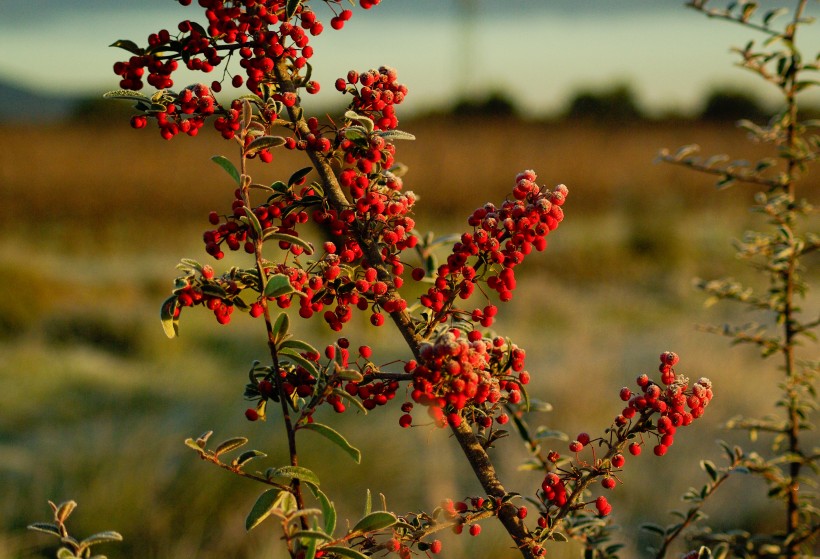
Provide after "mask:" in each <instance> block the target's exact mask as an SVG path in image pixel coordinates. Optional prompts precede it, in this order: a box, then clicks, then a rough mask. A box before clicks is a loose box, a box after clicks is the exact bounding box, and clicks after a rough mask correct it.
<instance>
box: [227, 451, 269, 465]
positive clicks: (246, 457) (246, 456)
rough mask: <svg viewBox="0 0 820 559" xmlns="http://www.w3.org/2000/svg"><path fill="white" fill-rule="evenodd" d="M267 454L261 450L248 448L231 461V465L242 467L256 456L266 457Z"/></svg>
mask: <svg viewBox="0 0 820 559" xmlns="http://www.w3.org/2000/svg"><path fill="white" fill-rule="evenodd" d="M265 456H267V454H265V453H264V452H262V451H259V450H246V451H245V452H243V453H242V454H240V455H239V457H238V458H236V459H235V460H234V461H233V462H231V465H232V466H234V467H239V468H241V467H242V466H244V465H245V464H247V463H248V462H250V461H251V460H253V459H254V458H264V457H265Z"/></svg>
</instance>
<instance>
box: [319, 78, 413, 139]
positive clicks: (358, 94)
mask: <svg viewBox="0 0 820 559" xmlns="http://www.w3.org/2000/svg"><path fill="white" fill-rule="evenodd" d="M397 77H398V74H397V73H396V70H394V69H393V68H390V67H388V66H382V67H381V68H379V69H378V70H368V71H367V72H364V73H362V74H359V73H358V72H356V71H355V70H351V71H349V72H348V73H347V79H345V78H339V79H337V80H336V84H335V85H336V89H337V90H338V91H341V92H344V93H350V94H351V95H353V101H352V102H351V109H353V110H354V111H355V112H356V113H358V114H360V115H364V116H367V117H369V118H370V119H371V120H372V121H373V122H374V124H375V126H376V129H377V130H393V129H395V128H396V127H397V126H398V124H399V120H398V118H396V110H395V107H394V105H398V104H400V103H401V102H402V101H404V97H405V96H406V95H407V87H406V86H405V85H404V84H401V83H399V82H398V81H397ZM359 86H361V87H359Z"/></svg>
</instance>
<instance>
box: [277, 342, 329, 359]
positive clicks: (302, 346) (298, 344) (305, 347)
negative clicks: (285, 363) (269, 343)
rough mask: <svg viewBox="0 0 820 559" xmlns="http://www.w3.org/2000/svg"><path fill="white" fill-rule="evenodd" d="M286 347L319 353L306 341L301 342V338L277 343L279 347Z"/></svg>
mask: <svg viewBox="0 0 820 559" xmlns="http://www.w3.org/2000/svg"><path fill="white" fill-rule="evenodd" d="M286 347H287V348H292V349H295V350H298V351H300V352H302V353H313V354H315V355H319V352H318V351H317V350H316V348H315V347H313V346H312V345H310V344H309V343H307V342H303V341H302V340H293V339H291V340H285V341H284V342H282V343H281V344H279V349H284V348H286Z"/></svg>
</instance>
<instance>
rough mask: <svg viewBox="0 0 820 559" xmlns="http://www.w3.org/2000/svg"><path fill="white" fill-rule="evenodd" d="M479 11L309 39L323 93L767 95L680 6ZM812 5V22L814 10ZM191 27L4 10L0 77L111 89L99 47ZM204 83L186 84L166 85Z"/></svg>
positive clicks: (384, 12)
mask: <svg viewBox="0 0 820 559" xmlns="http://www.w3.org/2000/svg"><path fill="white" fill-rule="evenodd" d="M462 1H463V0H462ZM475 1H476V4H477V8H476V17H475V20H474V23H473V25H472V26H469V27H468V26H465V25H463V23H462V22H463V20H462V18H460V17H459V13H460V12H459V11H458V8H457V7H458V5H459V2H457V1H456V0H383V3H382V5H380V6H378V7H376V8H374V9H373V10H370V11H369V12H366V11H363V10H361V9H356V10H355V14H354V17H353V19H352V20H351V21H350V22H349V23H348V26H347V27H346V28H345V30H344V31H342V32H333V31H332V30H328V31H326V32H325V33H324V34H323V35H322V36H321V37H318V38H316V39H314V43H313V44H314V46H315V48H316V53H317V54H316V56H315V57H314V60H313V62H314V65H315V68H316V72H315V76H316V77H317V78H318V79H319V80H320V82H322V85H323V86H324V93H327V94H328V95H333V92H332V89H333V87H332V83H333V80H334V79H335V78H336V77H339V76H342V75H344V74H345V73H346V71H347V70H348V69H350V68H355V69H358V70H364V69H366V68H369V67H374V66H379V65H382V64H387V65H390V66H394V67H396V68H397V69H398V70H399V76H400V80H401V81H403V82H404V83H406V84H407V85H408V87H409V88H410V92H411V95H410V97H409V99H408V105H409V106H408V109H412V108H416V109H422V110H423V109H426V108H429V107H430V106H432V105H435V104H437V103H439V102H440V100H449V99H452V98H453V93H454V92H456V91H476V92H481V91H485V90H486V89H504V90H508V91H509V92H511V93H512V94H513V96H514V97H515V98H516V99H517V100H518V101H519V102H520V103H521V104H522V105H523V106H524V107H525V108H526V109H527V110H529V111H532V112H533V113H544V112H549V111H554V110H557V109H560V107H561V106H562V105H563V104H564V103H565V102H566V100H567V97H568V96H569V95H570V94H571V93H572V92H573V91H576V90H577V89H578V88H580V87H593V88H595V87H604V86H606V85H608V84H611V83H613V82H627V83H631V84H633V85H634V87H635V90H636V91H637V93H638V96H639V98H640V100H641V101H642V102H643V103H644V104H645V105H646V106H647V107H649V108H650V109H652V110H655V111H663V110H668V109H675V108H682V109H684V110H692V109H694V108H695V106H696V103H697V101H698V100H699V99H701V98H702V96H703V93H704V92H705V91H707V90H709V89H710V88H712V87H713V86H716V85H726V84H734V85H736V86H737V87H740V88H744V89H751V90H753V91H755V92H758V93H761V94H762V95H764V96H765V95H766V94H767V93H769V92H768V91H767V89H765V88H764V89H762V90H761V89H760V84H759V80H757V79H756V78H755V77H753V76H752V74H751V73H749V72H747V71H743V70H741V69H738V68H735V67H733V66H732V64H733V62H735V61H736V57H735V56H733V55H732V54H731V53H730V47H731V46H739V45H743V44H745V42H746V41H747V40H748V39H750V38H753V37H754V35H752V34H750V32H749V31H748V30H746V29H743V28H742V27H740V26H738V25H731V24H728V23H725V22H719V21H713V20H709V19H708V18H706V17H704V16H703V15H701V14H698V13H696V12H694V11H692V10H689V9H686V8H684V7H683V1H682V0H549V1H548V0H529V1H527V0H475ZM780 3H783V4H786V3H789V2H787V1H786V0H783V1H782V2H780ZM791 3H793V2H791ZM194 4H196V2H194ZM763 4H766V5H776V4H778V3H777V2H766V1H764V2H763ZM811 5H812V10H813V13H815V14H817V13H818V12H820V10H818V7H820V3H818V2H816V1H813V2H812V3H811ZM316 10H317V12H318V13H319V14H320V15H321V14H326V13H327V9H326V8H325V7H324V6H318V5H317V6H316ZM199 14H201V10H199V9H198V8H196V6H191V7H188V8H183V7H181V6H180V5H179V4H178V3H176V2H174V1H173V0H74V1H73V2H71V3H68V2H65V1H63V0H29V1H22V0H0V77H3V78H6V79H7V78H13V80H14V81H16V82H18V83H20V84H23V85H26V86H32V87H36V88H39V89H43V90H46V91H48V92H50V93H54V92H60V91H64V92H68V93H71V94H75V93H84V94H94V93H95V92H102V91H105V90H108V89H114V88H116V87H117V80H116V77H115V76H114V75H113V73H112V72H111V66H112V65H113V63H114V62H115V61H117V60H119V59H121V58H124V57H127V56H128V54H127V53H125V51H118V49H112V48H108V47H107V46H106V45H108V44H110V43H111V42H113V41H114V40H116V39H120V38H123V39H132V40H134V41H136V42H137V43H140V44H144V42H145V38H146V37H147V35H148V34H149V33H151V32H153V31H157V30H158V29H160V28H162V27H167V28H169V29H174V28H175V24H176V23H177V22H178V21H180V20H181V19H185V18H191V19H201V17H200V16H199ZM325 19H327V18H325ZM326 27H327V28H329V26H326ZM805 29H806V30H807V32H806V33H805V34H804V35H805V39H806V42H805V43H804V48H805V51H806V52H807V54H813V53H817V52H818V51H820V25H818V26H817V27H814V28H812V27H807V28H805ZM467 44H470V45H472V49H470V50H469V51H466V50H465V48H464V45H467ZM465 52H466V53H467V54H465ZM211 79H213V75H204V74H196V75H195V76H193V77H190V78H181V79H179V80H177V83H176V84H175V85H176V86H184V85H187V84H188V83H190V82H193V81H205V82H209V81H210V80H211ZM813 101H816V102H817V101H820V97H818V96H815V98H814V99H813Z"/></svg>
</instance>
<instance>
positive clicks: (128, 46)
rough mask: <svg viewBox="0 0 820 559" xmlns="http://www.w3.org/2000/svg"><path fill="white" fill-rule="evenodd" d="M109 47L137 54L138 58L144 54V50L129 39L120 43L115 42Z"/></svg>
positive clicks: (119, 41) (121, 40)
mask: <svg viewBox="0 0 820 559" xmlns="http://www.w3.org/2000/svg"><path fill="white" fill-rule="evenodd" d="M108 46H109V47H114V48H118V49H124V50H127V51H128V52H130V53H131V54H136V55H137V56H141V55H142V54H143V52H144V51H143V49H141V48H140V47H139V46H138V45H137V43H135V42H134V41H129V40H128V39H120V40H118V41H114V42H113V43H111V44H110V45H108Z"/></svg>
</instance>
